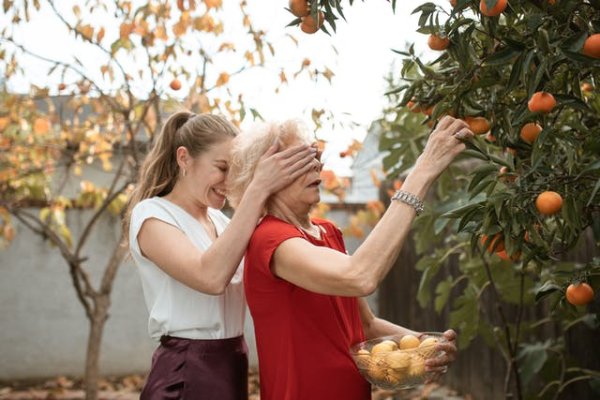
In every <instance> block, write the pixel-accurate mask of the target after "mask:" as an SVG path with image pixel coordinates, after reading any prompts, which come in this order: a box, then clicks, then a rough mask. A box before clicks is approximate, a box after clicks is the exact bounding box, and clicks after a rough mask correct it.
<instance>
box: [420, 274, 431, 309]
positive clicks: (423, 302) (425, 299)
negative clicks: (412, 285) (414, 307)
mask: <svg viewBox="0 0 600 400" xmlns="http://www.w3.org/2000/svg"><path fill="white" fill-rule="evenodd" d="M430 271H431V269H430V268H426V269H425V270H424V271H423V275H421V281H420V282H419V289H418V290H417V301H418V302H419V305H420V306H421V307H423V308H425V307H427V304H429V302H430V301H431V291H430V290H429V284H430V282H431V277H432V276H431V274H430Z"/></svg>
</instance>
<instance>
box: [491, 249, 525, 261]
mask: <svg viewBox="0 0 600 400" xmlns="http://www.w3.org/2000/svg"><path fill="white" fill-rule="evenodd" d="M496 255H497V256H498V257H500V259H502V260H504V261H515V262H516V261H519V259H520V258H521V252H520V251H517V252H516V253H514V254H513V255H512V256H509V255H508V253H507V252H506V250H501V251H499V252H497V253H496Z"/></svg>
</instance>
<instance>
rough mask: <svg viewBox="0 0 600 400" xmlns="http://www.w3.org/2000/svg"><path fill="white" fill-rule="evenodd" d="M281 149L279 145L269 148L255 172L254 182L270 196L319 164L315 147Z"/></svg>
mask: <svg viewBox="0 0 600 400" xmlns="http://www.w3.org/2000/svg"><path fill="white" fill-rule="evenodd" d="M279 148H280V145H279V143H275V144H273V145H272V146H271V147H269V149H268V150H267V151H266V152H265V154H264V155H263V156H262V157H261V158H260V161H259V162H258V165H257V167H256V171H255V172H254V178H253V182H254V183H255V184H257V185H258V186H259V187H260V188H262V189H263V190H265V192H266V193H268V194H269V195H270V194H273V193H275V192H277V191H279V190H281V189H283V188H284V187H286V186H288V185H290V184H291V183H292V182H294V180H296V179H297V178H298V177H299V176H301V175H303V174H305V173H306V172H308V171H309V170H310V169H311V168H314V167H315V163H317V162H318V160H316V159H315V156H316V154H317V149H316V148H315V147H314V146H311V145H308V144H299V145H294V146H292V147H289V148H287V149H285V150H282V151H280V150H279Z"/></svg>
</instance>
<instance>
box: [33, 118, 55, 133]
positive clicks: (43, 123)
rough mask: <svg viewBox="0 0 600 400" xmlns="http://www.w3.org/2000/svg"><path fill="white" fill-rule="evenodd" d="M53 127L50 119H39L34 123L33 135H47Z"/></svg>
mask: <svg viewBox="0 0 600 400" xmlns="http://www.w3.org/2000/svg"><path fill="white" fill-rule="evenodd" d="M51 126H52V125H51V124H50V120H49V119H48V118H43V117H38V118H36V119H35V120H34V121H33V133H35V134H37V135H46V134H47V133H48V132H50V128H51Z"/></svg>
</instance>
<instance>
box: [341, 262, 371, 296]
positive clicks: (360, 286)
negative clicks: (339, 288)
mask: <svg viewBox="0 0 600 400" xmlns="http://www.w3.org/2000/svg"><path fill="white" fill-rule="evenodd" d="M353 261H354V260H353ZM345 278H346V283H347V286H349V287H350V288H351V289H350V291H351V292H352V295H353V296H356V297H365V296H369V295H371V294H373V293H375V291H376V290H377V287H378V286H379V280H378V279H377V276H376V275H375V273H374V271H372V269H371V268H370V265H369V266H365V265H363V264H362V263H360V262H358V263H357V262H356V261H354V262H352V261H351V262H350V264H349V265H348V266H347V269H346V273H345Z"/></svg>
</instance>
